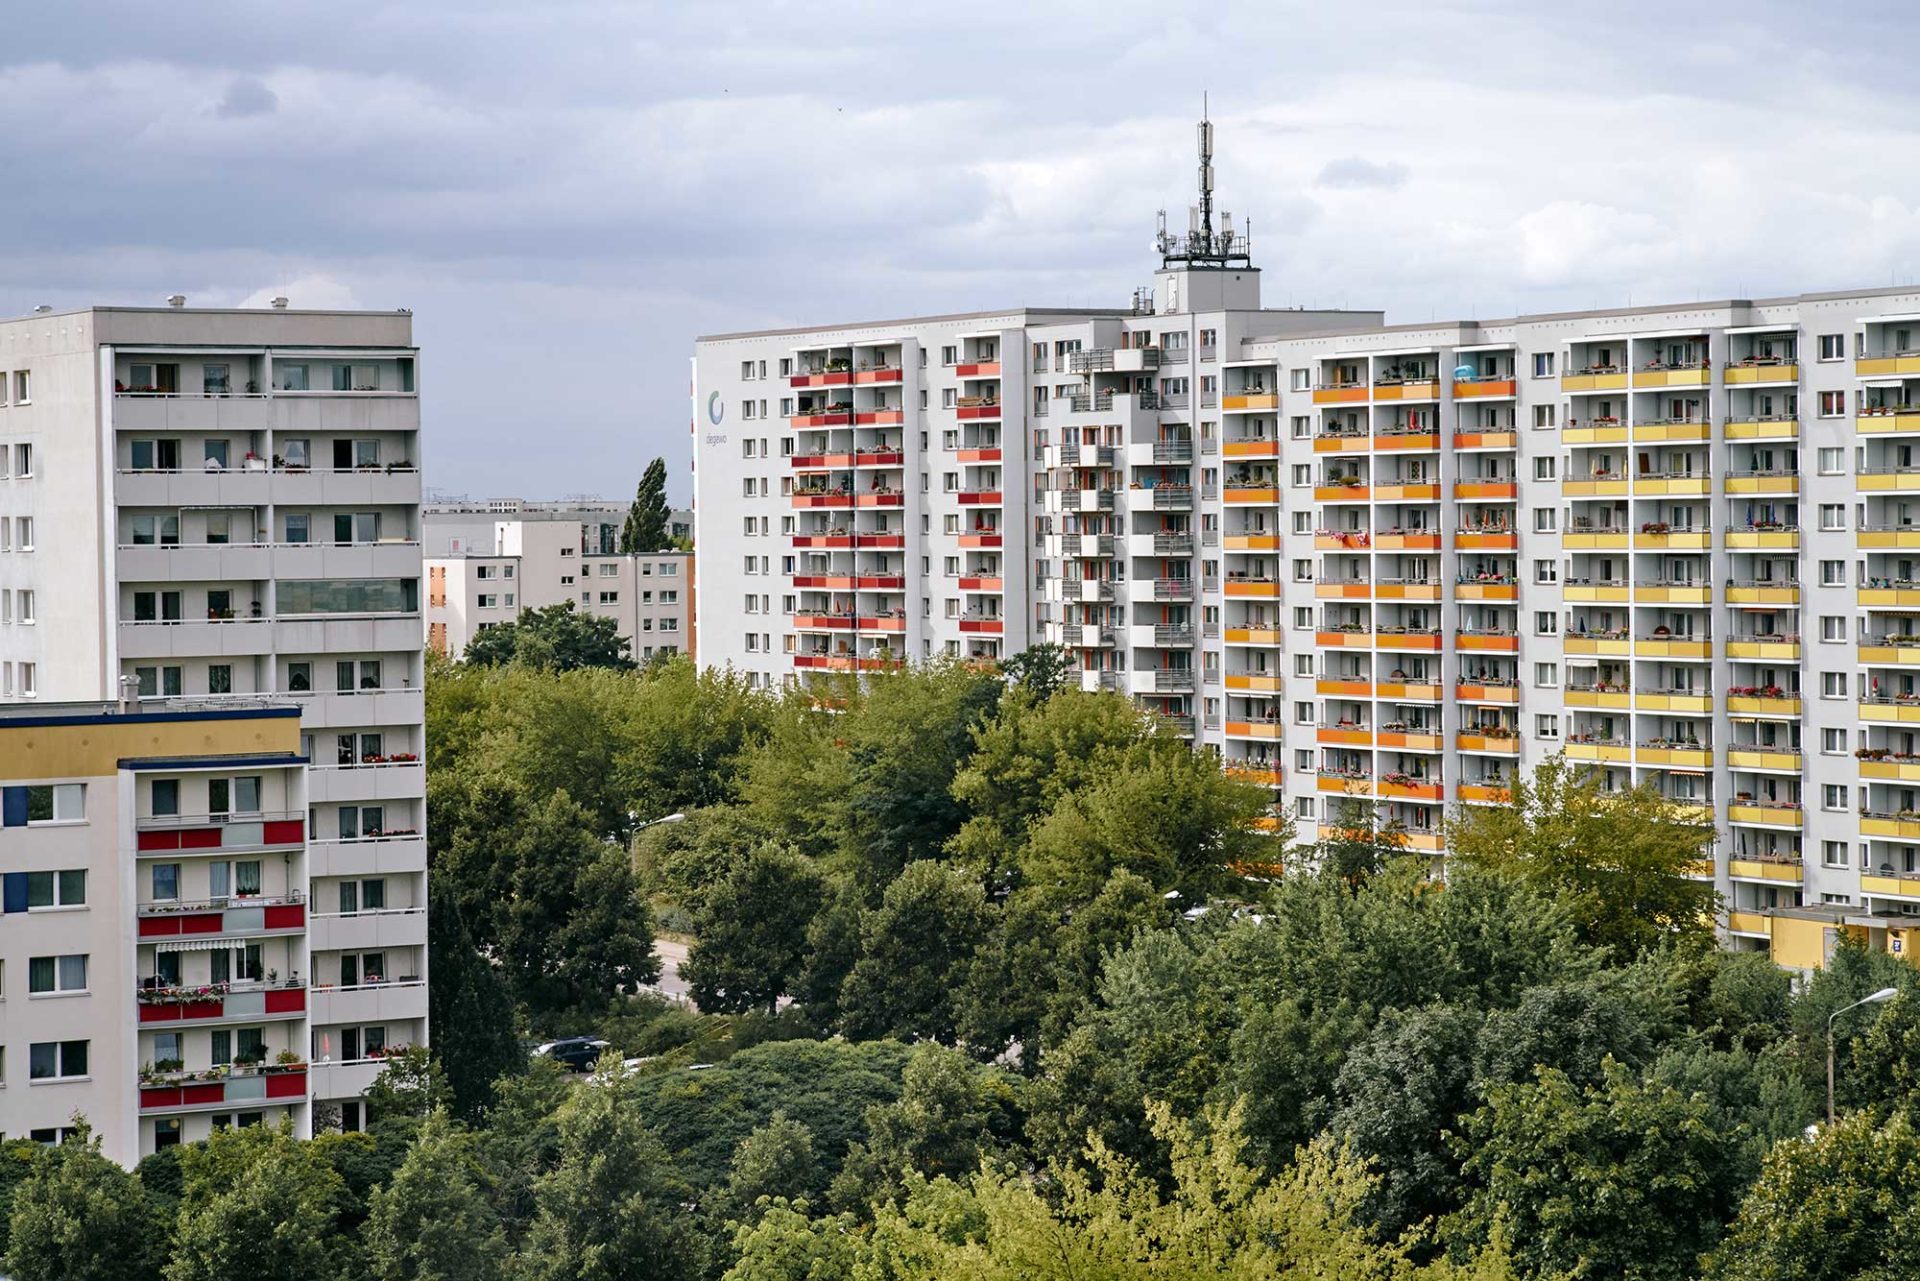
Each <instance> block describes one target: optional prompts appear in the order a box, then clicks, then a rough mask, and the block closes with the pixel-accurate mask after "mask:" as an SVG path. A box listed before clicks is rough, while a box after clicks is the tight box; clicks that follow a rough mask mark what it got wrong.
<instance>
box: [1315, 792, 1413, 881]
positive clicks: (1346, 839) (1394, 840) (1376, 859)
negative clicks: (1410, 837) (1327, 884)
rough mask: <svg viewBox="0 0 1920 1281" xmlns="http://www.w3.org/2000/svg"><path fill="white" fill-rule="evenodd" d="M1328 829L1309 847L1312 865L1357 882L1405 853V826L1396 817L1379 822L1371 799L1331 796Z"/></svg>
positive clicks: (1342, 878) (1343, 878)
mask: <svg viewBox="0 0 1920 1281" xmlns="http://www.w3.org/2000/svg"><path fill="white" fill-rule="evenodd" d="M1327 821H1328V825H1329V826H1328V829H1327V830H1328V831H1330V832H1331V835H1328V836H1323V837H1321V838H1320V840H1319V841H1317V842H1315V843H1314V844H1313V845H1312V846H1310V847H1309V854H1308V857H1309V860H1310V861H1311V863H1312V865H1313V866H1315V867H1317V868H1320V869H1322V870H1323V871H1325V872H1327V873H1328V874H1330V875H1332V876H1337V877H1339V878H1340V879H1341V880H1343V881H1345V882H1347V883H1348V884H1349V885H1357V884H1359V883H1360V882H1361V881H1363V880H1365V879H1366V878H1367V877H1369V876H1372V875H1373V874H1374V873H1376V872H1378V871H1379V870H1380V869H1381V868H1383V867H1385V866H1386V865H1387V864H1388V863H1391V862H1392V861H1393V860H1395V859H1396V858H1400V857H1402V856H1403V855H1405V854H1406V852H1407V829H1406V826H1405V824H1403V823H1401V822H1399V821H1398V820H1397V819H1391V818H1389V819H1387V820H1386V821H1385V822H1382V821H1381V817H1380V810H1379V807H1378V806H1377V805H1375V804H1374V803H1373V802H1372V801H1363V800H1356V799H1354V798H1351V797H1340V798H1335V803H1334V805H1333V806H1332V807H1331V812H1330V813H1329V814H1328V816H1327Z"/></svg>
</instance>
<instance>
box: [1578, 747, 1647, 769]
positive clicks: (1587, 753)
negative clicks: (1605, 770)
mask: <svg viewBox="0 0 1920 1281" xmlns="http://www.w3.org/2000/svg"><path fill="white" fill-rule="evenodd" d="M1567 759H1568V760H1570V761H1592V762H1595V763H1598V764H1606V765H1625V764H1627V763H1628V762H1629V761H1631V760H1632V759H1633V749H1632V748H1630V747H1628V746H1627V745H1626V744H1624V743H1568V744H1567Z"/></svg>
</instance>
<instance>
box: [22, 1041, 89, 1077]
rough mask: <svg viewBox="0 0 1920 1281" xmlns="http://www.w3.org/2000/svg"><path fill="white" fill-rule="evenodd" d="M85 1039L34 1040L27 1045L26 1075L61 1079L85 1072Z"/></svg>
mask: <svg viewBox="0 0 1920 1281" xmlns="http://www.w3.org/2000/svg"><path fill="white" fill-rule="evenodd" d="M87 1046H88V1042H86V1041H35V1042H34V1043H33V1044H32V1045H31V1046H30V1047H28V1051H27V1054H28V1064H27V1075H28V1076H30V1077H32V1078H33V1079H34V1080H36V1081H62V1080H73V1079H75V1078H76V1077H84V1076H85V1075H86V1074H87Z"/></svg>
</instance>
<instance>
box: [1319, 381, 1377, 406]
mask: <svg viewBox="0 0 1920 1281" xmlns="http://www.w3.org/2000/svg"><path fill="white" fill-rule="evenodd" d="M1313 403H1314V404H1316V405H1364V404H1366V403H1367V389H1366V387H1365V386H1364V385H1362V386H1359V387H1315V388H1314V389H1313Z"/></svg>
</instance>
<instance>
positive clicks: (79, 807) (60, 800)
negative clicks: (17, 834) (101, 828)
mask: <svg viewBox="0 0 1920 1281" xmlns="http://www.w3.org/2000/svg"><path fill="white" fill-rule="evenodd" d="M86 817H87V785H86V784H85V783H41V784H36V785H35V786H32V787H29V788H28V789H27V823H28V825H29V826H31V825H33V824H35V823H82V822H85V821H86Z"/></svg>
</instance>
